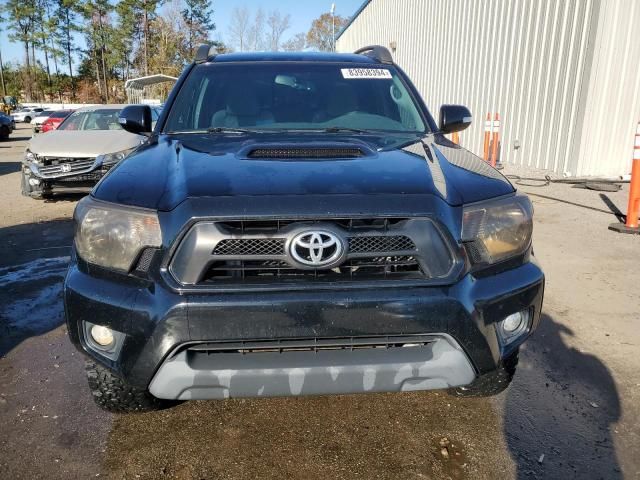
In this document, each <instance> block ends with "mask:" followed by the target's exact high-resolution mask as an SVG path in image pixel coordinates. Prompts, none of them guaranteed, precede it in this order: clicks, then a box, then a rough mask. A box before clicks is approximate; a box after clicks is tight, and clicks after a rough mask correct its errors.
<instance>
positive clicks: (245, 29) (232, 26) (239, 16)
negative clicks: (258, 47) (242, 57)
mask: <svg viewBox="0 0 640 480" xmlns="http://www.w3.org/2000/svg"><path fill="white" fill-rule="evenodd" d="M250 18H251V17H250V14H249V9H247V7H242V8H239V7H235V8H234V9H233V10H232V12H231V21H230V22H229V37H230V42H231V44H232V45H233V46H235V47H236V48H238V50H240V51H241V52H243V51H245V50H247V49H248V47H249V45H248V37H249V29H250V26H249V23H250V21H251V20H250Z"/></svg>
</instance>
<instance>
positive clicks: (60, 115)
mask: <svg viewBox="0 0 640 480" xmlns="http://www.w3.org/2000/svg"><path fill="white" fill-rule="evenodd" d="M73 112H74V110H58V111H56V112H53V113H51V115H49V118H47V119H46V120H45V121H44V122H42V125H41V126H40V131H41V132H42V133H45V132H50V131H51V130H55V129H56V128H58V126H59V125H60V124H61V123H62V121H63V120H64V119H65V118H67V117H68V116H69V115H71V114H72V113H73Z"/></svg>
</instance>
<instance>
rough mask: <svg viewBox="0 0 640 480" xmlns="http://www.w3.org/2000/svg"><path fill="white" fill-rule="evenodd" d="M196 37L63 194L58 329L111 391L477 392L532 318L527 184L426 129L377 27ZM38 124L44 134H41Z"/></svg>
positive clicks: (220, 394)
mask: <svg viewBox="0 0 640 480" xmlns="http://www.w3.org/2000/svg"><path fill="white" fill-rule="evenodd" d="M211 52H212V50H210V49H209V47H208V46H204V47H200V49H198V53H197V56H196V60H195V62H194V63H193V64H191V65H190V66H188V67H187V68H186V69H185V71H184V72H183V74H182V77H181V78H180V79H179V80H178V82H177V83H176V86H175V88H174V90H173V92H172V93H171V95H170V97H169V99H168V101H167V103H166V106H165V108H164V110H163V113H162V115H161V116H160V119H159V121H158V123H157V125H156V126H155V129H153V130H152V114H151V112H152V110H151V109H150V108H149V107H148V106H143V105H138V106H130V107H127V108H125V109H124V110H123V111H122V112H121V114H120V123H121V124H122V125H123V128H124V129H125V130H127V131H128V132H131V133H133V134H136V135H144V136H148V141H146V142H145V143H144V144H143V145H142V146H141V147H139V148H138V149H137V150H136V151H135V152H133V153H132V154H131V155H129V156H128V157H127V158H126V159H125V160H124V161H123V162H121V163H120V164H119V165H118V166H117V167H115V168H113V169H112V170H111V171H110V173H109V175H107V176H106V177H105V178H103V179H102V181H101V182H100V183H99V184H98V185H97V186H96V187H95V188H94V190H93V191H92V192H91V195H89V196H87V197H85V198H84V199H83V200H81V201H80V202H79V203H78V205H77V207H76V210H75V214H74V219H75V223H76V230H75V231H76V234H75V241H74V250H73V254H72V256H71V264H70V267H69V270H68V273H67V276H66V279H65V284H64V305H65V315H66V322H67V327H68V333H69V336H70V338H71V341H72V342H73V343H74V344H75V345H76V346H77V348H78V349H79V351H80V352H82V353H83V354H84V355H85V356H86V357H87V358H88V360H89V364H88V367H87V374H88V382H89V386H90V388H91V390H92V392H93V398H94V400H95V401H96V402H97V403H98V405H100V406H101V407H103V408H106V409H108V410H112V411H135V410H145V409H154V408H159V407H162V406H165V405H167V404H171V402H172V401H181V400H192V399H223V398H230V397H269V396H289V395H315V394H346V393H366V392H388V391H394V392H404V391H414V390H429V389H449V391H450V392H451V393H453V394H456V395H493V394H496V393H498V392H500V391H502V390H504V389H505V388H506V387H507V386H508V385H509V382H510V381H511V378H512V376H513V375H514V372H515V368H516V364H517V362H518V349H519V347H520V345H522V343H523V342H524V341H525V340H526V339H527V338H528V337H529V335H531V333H532V332H533V331H534V330H535V329H536V326H537V325H538V322H539V319H540V311H541V307H542V297H543V289H544V275H543V273H542V271H541V269H540V267H539V266H538V264H537V262H536V260H535V258H534V256H533V252H532V247H531V236H532V228H533V227H532V225H533V222H532V214H533V208H532V206H531V202H530V201H529V199H528V198H527V197H526V196H525V195H523V194H521V193H518V192H517V191H516V190H515V188H514V187H513V185H512V184H511V183H510V182H509V181H508V180H507V179H506V178H505V177H504V176H502V175H501V174H500V172H498V171H497V170H495V169H494V168H492V167H491V166H490V165H489V164H487V163H486V162H484V161H483V160H481V159H480V158H478V157H477V156H475V155H473V154H472V153H471V152H468V151H466V150H464V149H463V148H461V147H460V146H458V145H456V144H454V143H452V142H451V141H450V140H448V139H447V138H446V137H445V134H449V133H452V132H456V131H460V130H463V129H464V128H466V127H467V126H468V125H469V124H470V123H471V113H470V112H469V110H468V109H467V108H465V107H463V106H459V105H443V106H442V107H441V108H440V114H439V123H438V124H436V122H435V121H434V119H433V118H432V116H431V114H430V113H429V111H428V109H427V107H426V106H425V104H424V102H423V101H422V99H421V98H420V95H419V94H418V91H417V90H416V89H415V88H414V87H413V85H412V83H411V81H410V80H409V79H408V78H407V76H406V75H405V73H404V72H403V71H402V70H401V69H400V68H399V67H398V66H396V65H395V64H394V63H393V60H392V58H391V55H390V53H389V52H388V50H387V49H386V48H384V47H377V46H376V47H367V48H365V49H362V50H359V51H357V52H356V54H335V53H245V54H242V53H231V54H222V55H214V54H212V53H211ZM43 138H46V135H45V136H44V137H43Z"/></svg>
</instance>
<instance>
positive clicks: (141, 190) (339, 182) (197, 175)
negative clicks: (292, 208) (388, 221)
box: [93, 134, 514, 211]
mask: <svg viewBox="0 0 640 480" xmlns="http://www.w3.org/2000/svg"><path fill="white" fill-rule="evenodd" d="M261 137H262V138H261ZM265 137H266V138H265ZM273 138H274V134H266V135H262V136H261V135H255V136H253V137H251V138H249V139H247V137H246V136H237V135H194V134H191V135H188V134H185V135H172V136H164V135H163V136H160V137H159V138H156V139H154V140H152V141H151V142H149V144H147V145H145V146H143V147H141V148H140V149H138V150H137V151H136V152H135V153H134V154H133V155H131V156H130V157H128V158H127V159H125V160H124V161H122V162H121V163H120V164H119V165H118V166H117V167H116V168H115V169H113V170H112V171H111V172H110V174H109V175H107V176H106V177H105V178H104V179H103V181H102V182H100V183H99V184H98V186H97V187H96V189H95V190H94V193H93V194H94V196H95V197H97V198H99V199H101V200H105V201H109V202H114V203H121V204H127V205H132V206H140V207H145V208H153V209H158V210H163V211H166V210H172V209H173V208H175V207H176V206H177V205H179V204H180V203H182V202H183V201H184V200H186V199H187V198H202V197H237V196H252V197H260V196H282V197H284V196H287V197H291V196H296V195H418V194H419V195H425V194H427V195H434V196H438V197H440V198H442V199H443V200H444V201H445V202H447V203H448V204H450V205H461V204H463V203H470V202H474V201H478V200H482V199H485V198H491V197H495V196H498V195H504V194H507V193H510V192H513V191H514V190H513V187H512V186H511V184H510V183H509V182H508V181H507V180H506V179H505V178H504V177H503V176H502V175H501V174H500V173H498V172H497V171H496V170H494V169H493V168H491V167H489V166H488V165H487V164H486V163H485V162H483V161H482V160H480V159H478V158H477V157H475V156H474V155H473V154H471V153H470V152H467V151H466V150H463V149H461V148H459V147H458V146H456V145H454V144H452V143H451V142H449V141H448V140H446V139H444V138H441V139H436V138H435V137H434V136H432V135H430V136H427V137H425V138H423V139H421V140H420V139H419V140H416V139H415V138H414V140H413V142H410V143H409V145H405V146H403V147H402V148H399V147H394V148H389V147H382V148H379V147H378V146H377V145H379V144H376V142H373V141H371V142H369V141H367V139H366V137H365V136H354V137H344V136H339V138H336V137H331V139H330V141H331V143H330V144H329V142H328V140H327V136H326V135H324V136H323V137H315V138H313V137H311V136H310V135H309V136H308V135H306V134H305V135H300V134H299V135H297V136H295V137H293V136H292V137H289V138H284V137H283V136H282V135H278V137H277V139H278V143H277V145H278V147H279V148H282V147H285V146H286V147H292V148H300V147H319V146H322V147H327V148H345V147H356V148H360V149H361V150H362V151H363V153H364V155H363V156H361V157H356V158H348V159H344V158H338V159H336V158H293V159H283V158H251V155H250V154H249V152H251V151H253V150H254V149H255V148H271V147H272V146H273V145H274V143H273ZM270 139H271V140H270ZM405 143H406V142H405ZM449 158H451V159H452V160H451V161H449Z"/></svg>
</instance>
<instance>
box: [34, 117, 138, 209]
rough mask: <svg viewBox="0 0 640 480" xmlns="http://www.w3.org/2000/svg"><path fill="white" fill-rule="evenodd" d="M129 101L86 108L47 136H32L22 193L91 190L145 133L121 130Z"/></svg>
mask: <svg viewBox="0 0 640 480" xmlns="http://www.w3.org/2000/svg"><path fill="white" fill-rule="evenodd" d="M123 107H124V105H100V106H92V107H84V108H81V109H79V110H76V111H75V112H73V113H72V114H71V115H69V116H68V117H67V118H66V119H65V120H64V121H63V122H62V123H61V124H60V126H59V127H58V128H57V129H56V130H55V131H53V132H49V133H48V134H47V135H38V136H36V137H33V138H32V139H31V140H30V141H29V143H28V144H27V149H26V151H25V156H24V159H23V161H22V164H23V165H22V166H23V168H22V194H23V195H26V196H30V197H33V198H43V197H47V196H50V195H51V194H52V193H54V191H63V190H69V189H73V190H78V189H81V190H85V191H86V190H89V189H90V188H91V187H93V186H94V185H95V184H96V182H97V181H98V180H100V179H101V178H102V176H103V175H104V174H105V173H106V172H107V171H109V169H110V168H111V167H113V166H114V165H115V164H117V163H118V162H119V161H120V160H122V159H123V158H124V157H125V156H127V154H128V153H129V152H131V151H132V150H133V149H135V148H136V147H137V146H138V145H140V143H141V141H142V140H144V139H145V138H146V137H145V136H144V135H138V134H132V133H129V132H127V131H125V130H123V129H122V127H121V126H120V124H119V123H118V115H119V113H120V111H121V110H122V108H123Z"/></svg>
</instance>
